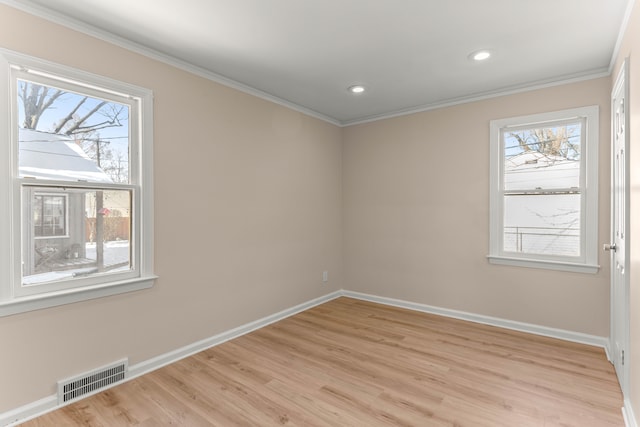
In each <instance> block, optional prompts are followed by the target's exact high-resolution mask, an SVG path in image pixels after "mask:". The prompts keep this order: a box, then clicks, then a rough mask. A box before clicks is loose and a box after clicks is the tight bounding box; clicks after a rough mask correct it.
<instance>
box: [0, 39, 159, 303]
mask: <svg viewBox="0 0 640 427" xmlns="http://www.w3.org/2000/svg"><path fill="white" fill-rule="evenodd" d="M0 57H1V59H0V79H1V80H2V82H0V95H2V99H9V100H10V104H9V107H8V109H6V107H0V129H2V130H3V131H4V130H6V131H5V132H4V133H2V134H0V135H1V136H0V138H1V140H0V159H1V160H0V162H2V164H1V167H0V206H2V208H1V210H0V238H1V240H2V243H0V245H3V246H0V315H9V314H13V313H18V312H23V311H28V310H33V309H38V308H44V307H49V306H55V305H60V304H66V303H70V302H75V301H80V300H84V299H89V298H96V297H100V296H105V295H113V294H116V293H122V292H129V291H133V290H138V289H143V288H147V287H150V286H151V285H152V283H153V280H154V278H155V276H153V271H152V251H153V246H152V242H153V239H152V237H153V235H152V232H153V217H152V211H151V207H152V166H153V162H152V126H153V124H152V120H153V115H152V94H151V92H150V91H148V90H146V89H142V88H138V87H136V86H132V85H129V84H126V83H121V82H117V81H113V80H110V79H107V78H104V77H99V76H96V75H93V74H88V73H85V72H81V71H78V70H74V69H71V68H67V67H63V66H60V65H56V64H52V63H49V62H45V61H41V60H38V59H35V58H31V57H27V56H24V55H20V54H17V53H14V52H9V51H5V50H0ZM2 108H5V109H4V110H3V109H2ZM3 202H6V203H3Z"/></svg>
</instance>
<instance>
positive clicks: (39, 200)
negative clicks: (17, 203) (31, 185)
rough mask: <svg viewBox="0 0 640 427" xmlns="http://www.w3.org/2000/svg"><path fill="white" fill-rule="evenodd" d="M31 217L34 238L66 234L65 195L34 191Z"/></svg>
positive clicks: (64, 235) (63, 235)
mask: <svg viewBox="0 0 640 427" xmlns="http://www.w3.org/2000/svg"><path fill="white" fill-rule="evenodd" d="M31 205H32V206H33V209H32V212H33V215H32V218H33V235H34V237H35V238H46V237H56V236H58V237H66V236H67V196H66V194H63V195H59V196H58V195H55V194H42V193H35V194H34V195H33V201H32V202H31Z"/></svg>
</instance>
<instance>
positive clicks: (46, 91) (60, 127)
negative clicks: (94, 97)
mask: <svg viewBox="0 0 640 427" xmlns="http://www.w3.org/2000/svg"><path fill="white" fill-rule="evenodd" d="M67 94H69V92H66V91H63V90H61V89H55V88H51V87H48V86H43V85H39V84H36V83H31V82H21V85H20V90H19V94H18V96H19V98H20V100H21V101H22V105H23V107H24V121H23V124H22V127H24V128H25V129H33V130H42V129H38V125H39V123H40V118H41V117H42V114H43V113H44V112H45V111H47V110H49V109H52V108H58V107H59V106H60V102H57V101H60V100H61V97H63V96H64V95H67ZM88 99H89V97H88V96H82V97H81V98H80V99H79V100H78V101H77V102H76V103H75V105H73V106H71V107H68V108H69V111H68V112H66V114H64V113H63V112H61V116H62V117H61V119H60V120H59V121H57V122H56V123H55V125H54V126H55V127H54V128H53V129H52V131H53V133H59V134H63V135H68V136H71V135H77V134H84V133H90V132H95V131H98V130H100V129H106V128H110V127H120V126H122V122H121V120H122V114H123V112H124V110H125V108H126V107H125V106H124V105H119V104H115V103H113V102H108V101H101V102H99V103H97V104H96V105H94V106H93V107H92V108H91V109H90V110H89V111H88V112H86V113H84V114H82V115H80V114H78V111H79V110H80V107H82V106H83V105H84V104H85V103H86V102H87V100H88ZM97 115H100V116H101V119H100V121H95V120H94V121H93V122H89V119H91V118H95V116H97Z"/></svg>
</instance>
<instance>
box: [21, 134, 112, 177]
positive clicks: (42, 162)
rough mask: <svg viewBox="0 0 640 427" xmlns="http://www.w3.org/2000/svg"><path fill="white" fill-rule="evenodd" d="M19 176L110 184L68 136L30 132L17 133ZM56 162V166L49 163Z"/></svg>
mask: <svg viewBox="0 0 640 427" xmlns="http://www.w3.org/2000/svg"><path fill="white" fill-rule="evenodd" d="M19 138H20V140H19V142H20V143H19V147H20V153H19V156H18V158H19V160H18V163H19V173H20V176H21V177H34V178H40V179H54V180H61V181H89V182H108V183H111V182H113V181H112V180H111V178H109V176H108V175H107V174H106V173H105V172H104V171H103V170H102V169H101V168H99V167H98V165H97V164H96V163H95V162H94V161H93V160H91V159H90V158H89V156H87V154H86V153H85V152H84V151H83V150H82V148H80V146H78V144H76V143H75V141H74V140H73V139H71V138H69V137H68V136H65V135H58V134H52V133H46V132H40V131H35V130H30V129H20V133H19ZM54 160H55V167H54V164H53V163H52V161H54Z"/></svg>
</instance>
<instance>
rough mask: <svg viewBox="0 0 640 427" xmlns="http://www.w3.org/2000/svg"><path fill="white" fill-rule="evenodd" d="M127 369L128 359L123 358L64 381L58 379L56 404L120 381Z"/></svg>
mask: <svg viewBox="0 0 640 427" xmlns="http://www.w3.org/2000/svg"><path fill="white" fill-rule="evenodd" d="M128 369H129V361H128V359H123V360H120V361H118V362H114V363H112V364H111V365H109V366H104V367H102V368H99V369H95V370H93V371H91V372H86V373H84V374H81V375H78V376H75V377H73V378H69V379H67V380H64V381H58V405H61V404H63V403H67V402H69V401H71V400H74V399H78V398H80V397H81V396H84V395H86V394H89V393H92V392H95V391H97V390H100V389H102V388H105V387H107V386H108V385H110V384H114V383H117V382H118V381H122V380H123V379H124V378H125V376H126V373H127V370H128Z"/></svg>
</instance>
